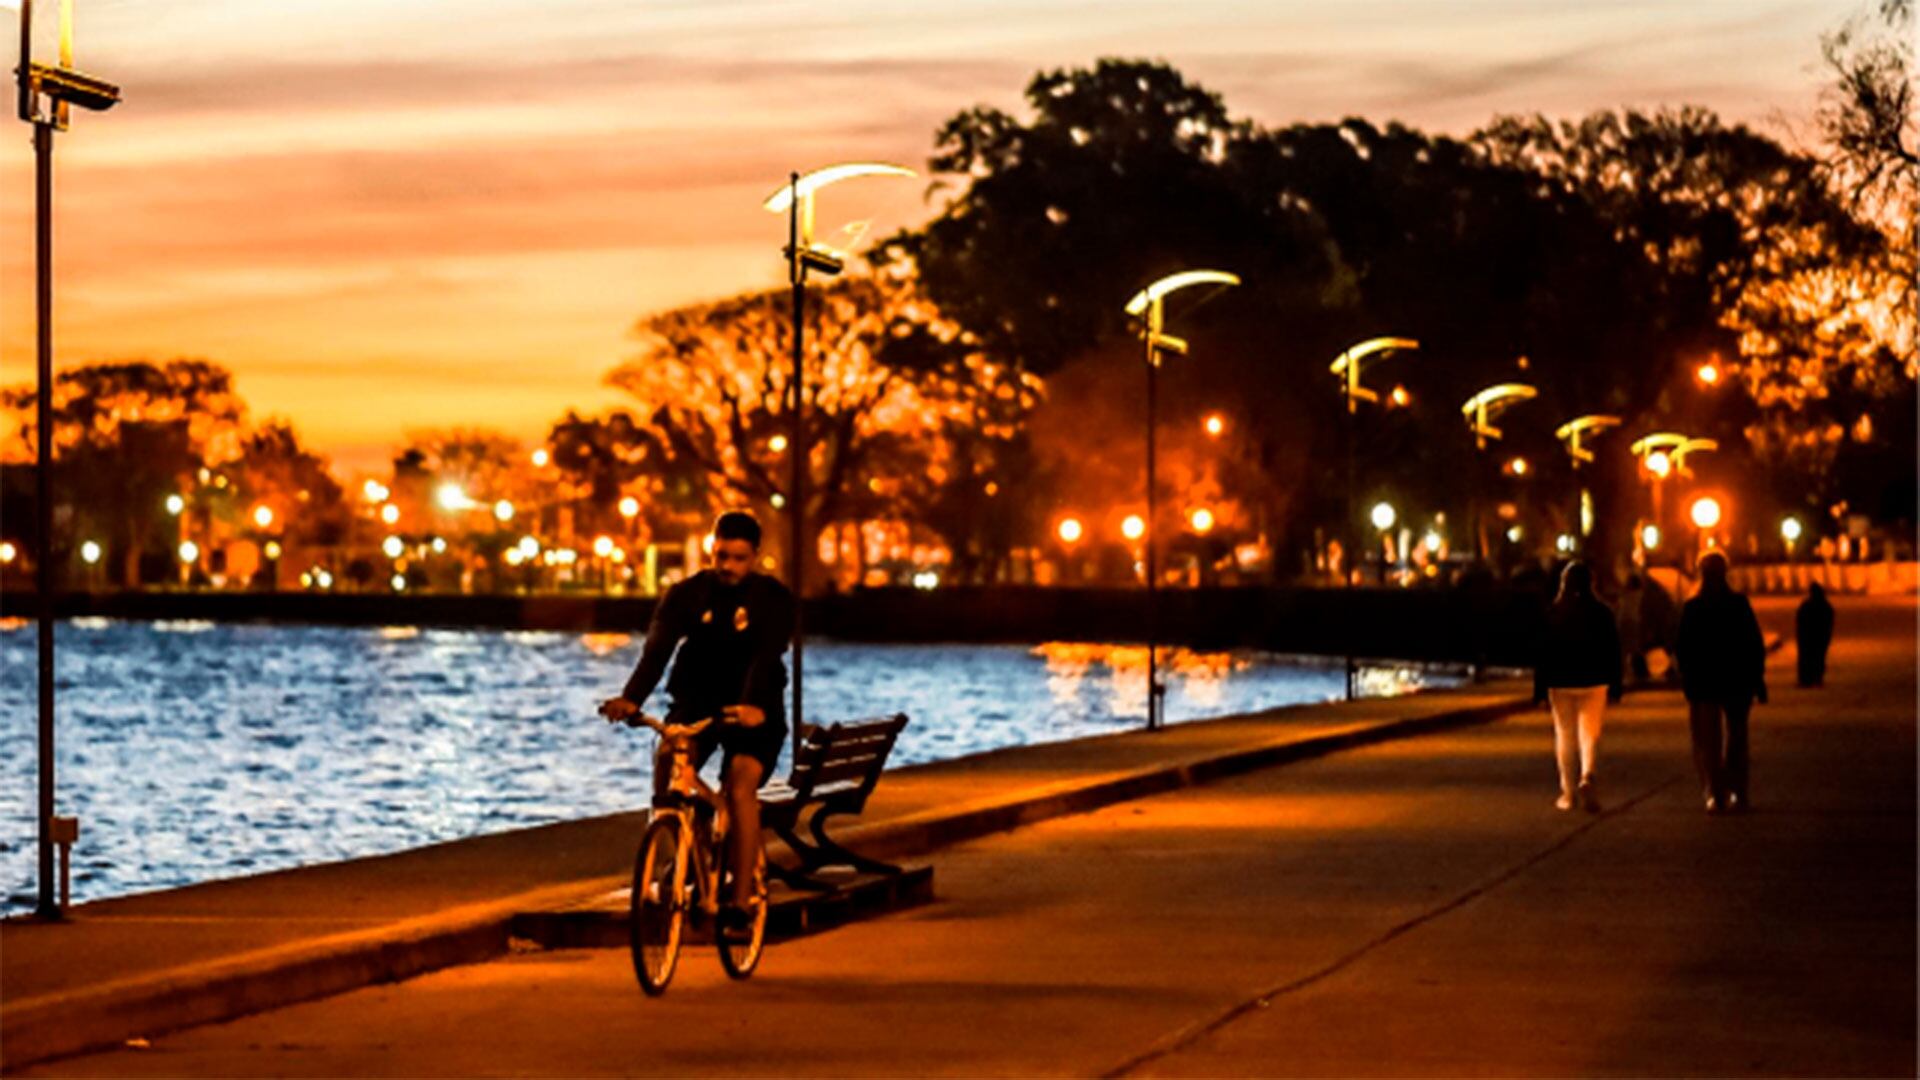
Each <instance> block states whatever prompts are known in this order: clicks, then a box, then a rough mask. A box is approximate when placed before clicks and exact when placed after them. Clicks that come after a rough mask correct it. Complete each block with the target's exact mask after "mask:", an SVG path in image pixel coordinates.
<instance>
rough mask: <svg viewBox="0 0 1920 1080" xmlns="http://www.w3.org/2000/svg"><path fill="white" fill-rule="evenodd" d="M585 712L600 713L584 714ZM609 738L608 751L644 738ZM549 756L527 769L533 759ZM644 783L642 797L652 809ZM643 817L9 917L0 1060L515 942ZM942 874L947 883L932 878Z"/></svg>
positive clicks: (1163, 774) (953, 820) (922, 800)
mask: <svg viewBox="0 0 1920 1080" xmlns="http://www.w3.org/2000/svg"><path fill="white" fill-rule="evenodd" d="M1520 695H1521V689H1520V688H1519V687H1516V686H1515V685H1512V684H1506V685H1486V686H1480V687H1473V688H1468V689H1464V690H1460V691H1448V692H1441V693H1432V694H1421V695H1415V696H1412V697H1403V698H1393V699H1381V700H1369V701H1363V702H1358V703H1354V704H1352V705H1344V704H1341V705H1326V706H1308V707H1301V708H1293V709H1284V710H1275V711H1273V712H1270V713H1264V714H1259V715H1254V716H1246V717H1236V718H1230V719H1225V720H1220V721H1213V722H1207V723H1198V724H1182V725H1179V726H1177V727H1174V728H1172V729H1170V730H1167V731H1164V732H1158V733H1152V734H1148V733H1144V732H1131V733H1124V734H1119V735H1112V736H1103V737H1098V738H1091V739H1083V740H1078V741H1075V742H1071V743H1056V744H1050V745H1042V746H1032V747H1024V748H1018V749H1012V750H1004V751H998V752H995V753H989V754H982V755H978V756H975V757H970V758H966V759H963V760H958V761H950V762H940V763H935V764H931V765H925V766H916V767H911V768H905V769H899V770H894V771H891V772H889V773H888V774H887V777H886V779H885V780H884V781H883V782H882V783H881V785H880V787H879V789H878V791H877V792H876V794H875V796H874V798H873V799H872V800H871V801H870V802H869V804H868V808H867V813H866V814H865V815H864V818H863V821H864V824H861V825H859V826H857V827H854V828H847V829H842V830H839V835H840V836H841V837H842V838H843V839H845V840H847V841H848V842H849V843H851V844H853V845H854V846H855V847H856V848H857V849H859V850H862V851H865V852H867V853H870V854H873V855H876V856H878V857H881V858H889V857H894V856H903V855H908V854H913V853H919V852H925V851H928V850H930V849H933V848H936V847H938V846H940V845H943V844H949V843H952V842H955V841H959V840H965V839H970V838H972V837H976V836H980V835H983V834H986V833H990V832H993V831H996V830H1001V829H1008V828H1013V827H1015V826H1017V825H1020V824H1023V823H1026V822H1031V821H1037V820H1044V819H1046V818H1049V817H1054V816H1058V815H1061V814H1067V813H1076V812H1081V811H1085V810H1088V809H1092V808H1095V807H1098V806H1103V805H1106V804H1108V803H1111V802H1113V801H1116V800H1118V799H1123V798H1130V797H1138V796H1140V795H1145V794H1150V793H1153V792H1156V791H1165V790H1170V789H1174V788H1178V787H1181V786H1185V785H1188V784H1192V783H1196V782H1200V781H1203V780H1206V779H1209V778H1211V777H1215V776H1220V775H1227V774H1231V773H1234V772H1238V771H1245V770H1247V769H1250V768H1255V767H1259V766H1263V765H1268V764H1273V763H1275V762H1279V761H1284V760H1289V759H1291V758H1294V757H1297V756H1301V755H1311V754H1315V753H1325V752H1329V751H1331V750H1333V749H1338V748H1340V747H1342V746H1347V745H1353V744H1356V743H1359V742H1364V741H1366V740H1369V739H1379V738H1394V737H1398V736H1400V735H1403V734H1406V733H1408V732H1410V731H1418V730H1424V729H1425V728H1426V727H1427V726H1428V725H1431V724H1436V723H1437V724H1442V725H1444V724H1452V723H1460V722H1473V721H1475V720H1484V719H1487V718H1490V717H1492V716H1495V715H1499V714H1501V713H1502V712H1504V711H1510V710H1512V709H1514V708H1516V707H1518V705H1520V704H1521V696H1520ZM581 723H583V724H601V723H602V722H601V721H599V720H598V719H596V718H593V717H582V718H581ZM617 735H624V733H614V732H609V735H608V739H607V744H608V753H627V752H634V748H636V747H639V746H640V745H641V743H640V740H637V739H626V738H621V737H616V736H617ZM537 765H538V763H529V767H537ZM644 801H645V800H644V796H640V795H636V798H635V804H636V805H644ZM643 823H644V818H643V816H642V815H641V814H638V813H633V814H623V815H615V816H612V817H606V818H597V819H591V820H585V821H578V822H568V823H563V824H558V825H552V826H547V827H543V828H537V829H528V830H521V831H517V832H512V833H505V834H500V835H494V836H486V837H478V838H473V839H469V840H462V841H456V842H451V843H446V844H440V845H436V846H433V847H429V848H423V849H419V850H414V851H407V852H402V853H398V854H395V855H391V856H385V857H380V858H371V859H360V860H354V861H351V862H343V863H334V864H328V865H323V866H315V867H308V868H303V869H299V870H292V871H285V872H280V873H272V874H264V875H259V876H256V877H249V878H240V879H233V880H228V881H221V882H214V883H210V884H207V885H202V886H196V887H192V888H184V889H175V890H169V891H165V892H159V893H153V894H148V895H143V896H133V897H127V898H123V899H117V900H109V901H102V902H98V903H93V904H87V905H83V906H82V907H80V908H78V909H76V911H75V912H74V917H73V918H72V919H71V920H69V921H68V922H66V923H64V924H58V925H46V924H39V923H36V922H34V921H32V920H29V919H14V920H8V921H6V922H4V923H0V1067H4V1068H6V1069H8V1070H9V1071H12V1069H14V1068H15V1067H17V1066H19V1065H20V1064H23V1063H27V1062H32V1061H37V1060H41V1059H44V1058H46V1057H48V1056H51V1055H57V1054H65V1053H71V1052H73V1051H75V1050H79V1049H84V1048H87V1047H93V1046H112V1045H117V1044H119V1043H121V1042H122V1041H124V1040H125V1039H127V1038H132V1037H140V1036H147V1035H151V1034H156V1033H159V1032H163V1031H168V1030H172V1029H175V1028H179V1027H183V1026H187V1025H190V1024H196V1023H204V1022H207V1021H211V1020H220V1019H226V1018H228V1017H232V1016H238V1015H244V1014H246V1013H249V1012H256V1011H259V1010H261V1009H265V1008H273V1007H277V1006H281V1005H285V1004H288V1003H291V1002H295V1001H301V1000H305V999H309V998H314V997H319V996H323V995H326V994H333V993H339V992H341V991H345V990H350V989H354V988H357V987H361V986H366V985H370V984H373V983H379V982H390V981H393V980H397V979H403V978H407V977H410V976H413V975H417V974H420V973H421V972H424V971H430V970H433V969H435V968H439V967H444V966H447V965H450V964H463V963H472V962H476V961H479V960H484V959H488V958H491V957H494V956H497V955H501V954H504V953H505V952H506V951H507V949H508V947H509V929H510V923H511V921H512V919H513V917H514V916H515V915H517V914H520V913H523V912H539V911H552V910H555V909H558V908H564V907H568V906H571V905H573V904H576V903H579V902H581V901H585V900H588V899H590V898H593V897H597V896H600V895H604V894H605V893H606V892H607V891H609V890H611V889H614V888H616V887H618V886H620V885H623V884H624V883H625V881H626V875H627V874H628V873H629V872H630V866H631V860H632V857H633V849H634V845H635V844H636V842H637V841H638V838H639V835H640V829H641V826H642V824H643ZM937 885H938V883H937V881H936V887H937Z"/></svg>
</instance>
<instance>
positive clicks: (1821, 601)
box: [1793, 584, 1833, 686]
mask: <svg viewBox="0 0 1920 1080" xmlns="http://www.w3.org/2000/svg"><path fill="white" fill-rule="evenodd" d="M1793 637H1794V647H1795V651H1796V652H1797V653H1798V654H1799V657H1800V685H1801V686H1819V685H1821V684H1823V683H1825V682H1826V681H1827V646H1829V645H1831V644H1833V605H1832V604H1831V603H1829V602H1828V600H1827V590H1825V589H1823V588H1821V587H1820V586H1819V585H1817V584H1816V585H1814V586H1812V587H1811V588H1809V589H1808V590H1807V598H1806V599H1805V600H1802V601H1801V602H1800V610H1798V611H1796V612H1794V616H1793Z"/></svg>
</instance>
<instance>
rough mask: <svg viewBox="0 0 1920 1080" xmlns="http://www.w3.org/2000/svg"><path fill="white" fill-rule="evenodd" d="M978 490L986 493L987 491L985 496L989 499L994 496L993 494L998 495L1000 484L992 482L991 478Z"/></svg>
mask: <svg viewBox="0 0 1920 1080" xmlns="http://www.w3.org/2000/svg"><path fill="white" fill-rule="evenodd" d="M980 490H982V491H984V492H986V493H987V498H989V499H991V498H993V497H994V496H995V495H998V494H1000V485H999V484H996V483H994V482H993V481H991V480H989V481H987V483H986V486H985V487H983V488H981V489H980Z"/></svg>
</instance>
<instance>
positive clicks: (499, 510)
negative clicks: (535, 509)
mask: <svg viewBox="0 0 1920 1080" xmlns="http://www.w3.org/2000/svg"><path fill="white" fill-rule="evenodd" d="M493 519H494V520H495V521H498V522H500V523H501V524H505V523H507V522H509V521H512V520H513V504H512V503H510V502H508V501H507V500H505V499H501V500H500V501H499V502H497V503H494V504H493Z"/></svg>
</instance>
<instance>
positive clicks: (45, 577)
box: [8, 0, 120, 919]
mask: <svg viewBox="0 0 1920 1080" xmlns="http://www.w3.org/2000/svg"><path fill="white" fill-rule="evenodd" d="M8 6H12V5H11V4H9V5H8ZM19 7H20V66H19V67H18V68H17V69H15V72H14V76H15V81H16V83H17V85H18V88H19V115H20V119H21V120H22V121H24V122H26V123H28V124H31V125H33V191H34V248H33V251H34V320H35V328H36V331H37V333H36V365H35V378H36V384H35V389H34V414H35V427H34V434H35V438H36V440H37V443H38V445H37V446H36V447H35V452H34V498H35V500H36V503H37V505H36V506H35V523H36V529H35V532H36V535H35V537H34V545H35V547H36V548H37V549H38V550H37V552H36V554H35V562H34V590H35V592H36V594H37V596H36V597H35V602H36V604H37V606H38V609H39V611H38V614H39V677H40V692H39V697H40V703H39V704H40V716H39V744H40V745H39V751H40V762H39V764H40V792H39V795H40V798H39V819H40V839H39V843H40V851H39V856H40V868H39V871H40V872H39V878H40V889H39V897H38V903H37V904H36V907H35V910H36V911H37V913H38V914H39V915H40V916H41V917H42V918H48V919H57V918H59V917H60V908H59V905H58V904H56V903H55V901H54V886H53V872H54V871H53V832H52V828H53V781H54V778H53V736H54V732H53V476H52V474H53V133H54V132H56V131H65V130H66V127H67V118H68V114H69V110H70V107H71V106H74V105H78V106H80V107H81V108H83V109H91V110H94V111H99V110H102V109H108V108H112V107H113V105H114V104H115V103H116V102H118V101H119V100H120V89H119V87H116V86H114V85H113V84H111V83H107V82H102V81H101V80H99V79H96V78H93V77H92V76H89V75H82V74H81V73H80V72H78V71H76V70H74V67H73V6H72V0H60V61H59V63H58V64H57V65H55V66H51V67H49V66H47V65H45V64H39V63H35V62H34V59H33V0H19Z"/></svg>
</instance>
